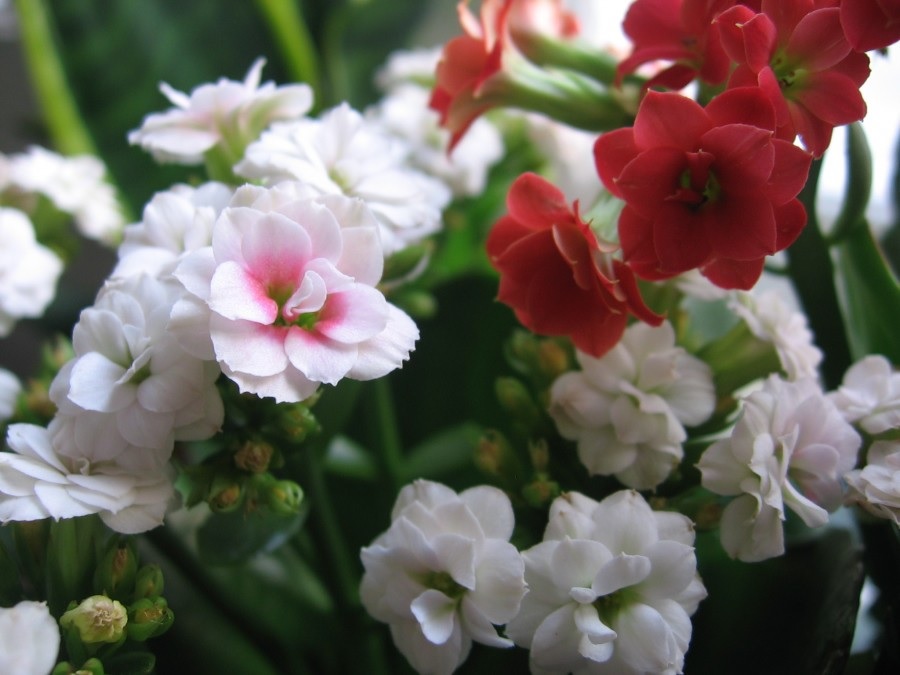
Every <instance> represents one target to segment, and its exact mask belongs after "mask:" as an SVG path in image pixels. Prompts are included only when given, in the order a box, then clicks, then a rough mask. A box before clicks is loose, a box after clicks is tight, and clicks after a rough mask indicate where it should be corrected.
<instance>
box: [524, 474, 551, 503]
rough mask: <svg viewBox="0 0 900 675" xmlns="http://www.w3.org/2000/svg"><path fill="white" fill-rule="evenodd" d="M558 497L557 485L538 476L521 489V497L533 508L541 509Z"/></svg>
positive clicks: (544, 477)
mask: <svg viewBox="0 0 900 675" xmlns="http://www.w3.org/2000/svg"><path fill="white" fill-rule="evenodd" d="M559 495H560V489H559V483H557V482H556V481H552V480H549V479H548V478H547V477H546V476H538V477H537V478H536V479H535V480H534V481H532V482H531V483H529V484H528V485H526V486H525V487H523V488H522V497H524V498H525V501H526V502H528V504H530V505H531V506H533V507H535V508H543V507H544V506H546V505H547V504H549V503H550V502H551V501H553V500H554V499H556V498H557V497H558V496H559Z"/></svg>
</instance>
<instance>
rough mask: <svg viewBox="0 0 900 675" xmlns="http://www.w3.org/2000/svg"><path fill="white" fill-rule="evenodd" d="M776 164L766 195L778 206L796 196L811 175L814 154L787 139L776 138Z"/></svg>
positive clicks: (774, 144)
mask: <svg viewBox="0 0 900 675" xmlns="http://www.w3.org/2000/svg"><path fill="white" fill-rule="evenodd" d="M772 147H774V148H775V164H774V166H773V167H772V173H771V175H770V176H769V185H768V187H767V189H766V197H767V198H768V199H769V200H770V201H771V202H772V203H773V204H774V205H776V206H778V205H780V204H784V203H786V202H788V201H790V200H791V199H793V198H794V197H796V196H797V195H798V194H799V193H800V190H802V189H803V186H804V185H806V179H807V178H808V177H809V167H810V165H811V164H812V155H810V154H809V153H808V152H805V151H804V150H803V149H802V148H798V147H797V146H796V145H794V144H793V143H788V142H787V141H782V140H774V141H772Z"/></svg>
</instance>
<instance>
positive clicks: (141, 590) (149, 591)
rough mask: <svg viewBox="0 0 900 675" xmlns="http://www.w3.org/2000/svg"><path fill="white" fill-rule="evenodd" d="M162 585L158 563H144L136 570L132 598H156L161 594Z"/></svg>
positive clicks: (161, 575)
mask: <svg viewBox="0 0 900 675" xmlns="http://www.w3.org/2000/svg"><path fill="white" fill-rule="evenodd" d="M164 585H165V584H164V581H163V573H162V570H161V569H160V568H159V565H157V564H156V563H150V564H148V565H144V566H143V567H141V569H139V570H138V573H137V576H136V577H135V579H134V598H135V600H139V599H141V598H158V597H159V596H160V595H162V592H163V587H164Z"/></svg>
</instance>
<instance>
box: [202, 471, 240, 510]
mask: <svg viewBox="0 0 900 675" xmlns="http://www.w3.org/2000/svg"><path fill="white" fill-rule="evenodd" d="M245 496H246V492H245V490H244V484H243V481H241V480H238V479H236V478H234V477H233V476H229V475H228V474H218V475H216V476H215V477H214V478H213V479H212V482H211V483H210V486H209V490H208V491H207V493H206V502H207V503H208V504H209V507H210V508H211V509H212V510H213V511H215V512H216V513H231V512H232V511H236V510H237V509H239V508H240V507H241V505H242V504H243V503H244V497H245Z"/></svg>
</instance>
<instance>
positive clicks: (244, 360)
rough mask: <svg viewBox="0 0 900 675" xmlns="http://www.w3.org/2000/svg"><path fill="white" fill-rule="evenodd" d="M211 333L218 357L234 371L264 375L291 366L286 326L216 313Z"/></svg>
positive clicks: (273, 373) (212, 319)
mask: <svg viewBox="0 0 900 675" xmlns="http://www.w3.org/2000/svg"><path fill="white" fill-rule="evenodd" d="M210 332H211V335H212V341H213V349H215V352H216V358H217V359H218V360H219V361H220V362H223V363H225V364H227V365H228V367H229V368H230V369H232V370H236V371H239V372H243V373H247V374H248V375H256V376H258V377H259V376H263V377H264V376H267V375H275V374H276V373H280V372H281V371H283V370H284V369H285V368H287V365H288V357H287V354H285V338H286V336H287V329H285V328H280V327H276V326H261V325H260V324H258V323H253V322H250V321H229V320H228V319H225V318H223V317H221V316H219V315H218V314H213V315H212V317H211V318H210Z"/></svg>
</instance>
